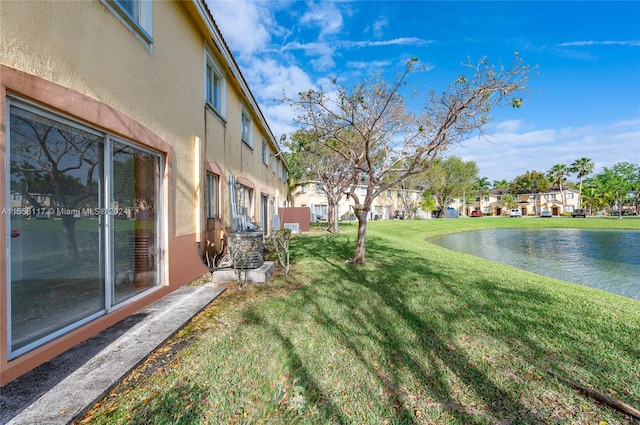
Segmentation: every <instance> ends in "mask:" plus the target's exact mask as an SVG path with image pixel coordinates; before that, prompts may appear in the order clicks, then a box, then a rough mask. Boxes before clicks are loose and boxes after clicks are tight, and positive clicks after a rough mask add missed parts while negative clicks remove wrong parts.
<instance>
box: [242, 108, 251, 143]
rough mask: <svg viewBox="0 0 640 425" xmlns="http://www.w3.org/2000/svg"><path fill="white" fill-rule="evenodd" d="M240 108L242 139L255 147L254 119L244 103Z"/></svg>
mask: <svg viewBox="0 0 640 425" xmlns="http://www.w3.org/2000/svg"><path fill="white" fill-rule="evenodd" d="M240 109H241V110H240V139H241V140H242V142H243V143H244V144H245V145H247V146H249V147H250V148H251V149H253V119H252V118H251V114H250V113H249V110H248V109H247V108H246V107H245V106H244V105H242V106H241V107H240Z"/></svg>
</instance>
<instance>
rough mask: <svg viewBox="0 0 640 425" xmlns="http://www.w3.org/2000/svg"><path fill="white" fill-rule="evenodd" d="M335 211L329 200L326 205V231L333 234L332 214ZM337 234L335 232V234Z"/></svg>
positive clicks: (333, 218)
mask: <svg viewBox="0 0 640 425" xmlns="http://www.w3.org/2000/svg"><path fill="white" fill-rule="evenodd" d="M334 209H335V206H334V203H333V202H332V201H331V200H329V202H328V205H327V231H328V232H329V233H334V232H335V229H334V223H333V222H334V220H335V217H334V214H333V210H334ZM336 233H337V232H336Z"/></svg>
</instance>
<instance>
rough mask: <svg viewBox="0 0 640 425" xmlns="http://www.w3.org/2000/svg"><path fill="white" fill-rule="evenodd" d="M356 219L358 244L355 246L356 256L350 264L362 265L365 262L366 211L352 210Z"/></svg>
mask: <svg viewBox="0 0 640 425" xmlns="http://www.w3.org/2000/svg"><path fill="white" fill-rule="evenodd" d="M353 211H354V213H355V214H356V218H357V219H358V242H357V244H356V256H355V257H354V258H353V260H352V262H354V263H357V264H364V262H365V247H366V241H367V215H368V211H367V210H365V209H356V208H355V207H354V209H353Z"/></svg>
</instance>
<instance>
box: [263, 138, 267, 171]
mask: <svg viewBox="0 0 640 425" xmlns="http://www.w3.org/2000/svg"><path fill="white" fill-rule="evenodd" d="M262 162H263V163H265V164H266V165H267V166H268V165H269V146H268V145H267V141H266V140H265V139H264V138H263V139H262Z"/></svg>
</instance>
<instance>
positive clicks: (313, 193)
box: [290, 181, 427, 223]
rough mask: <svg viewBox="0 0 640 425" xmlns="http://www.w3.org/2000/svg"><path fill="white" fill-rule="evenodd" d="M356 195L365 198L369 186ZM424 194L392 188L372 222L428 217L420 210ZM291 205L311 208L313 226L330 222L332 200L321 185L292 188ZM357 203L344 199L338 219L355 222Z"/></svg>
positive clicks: (373, 211)
mask: <svg viewBox="0 0 640 425" xmlns="http://www.w3.org/2000/svg"><path fill="white" fill-rule="evenodd" d="M356 192H357V193H358V194H359V195H361V196H364V194H365V193H366V186H365V185H360V186H358V187H357V188H356ZM421 195H422V192H421V191H419V190H414V189H405V188H397V187H394V188H391V189H389V190H386V191H384V192H383V193H381V194H380V195H379V196H378V197H377V198H376V199H375V200H374V201H373V205H372V207H371V210H370V211H369V216H368V217H367V219H368V220H389V219H394V218H412V217H413V216H416V217H417V216H421V217H425V216H426V215H427V213H426V212H424V211H422V209H421V206H420V201H421ZM290 196H291V203H292V205H293V206H296V207H309V208H310V210H311V222H312V223H314V222H318V221H326V220H327V214H328V200H327V196H326V195H325V194H324V193H323V191H322V188H321V186H320V184H319V183H317V182H314V181H308V182H304V183H299V184H297V185H295V186H294V187H292V188H291V195H290ZM353 205H354V201H353V199H351V198H350V197H347V196H345V195H343V196H342V197H341V198H340V202H339V204H338V211H337V216H338V217H339V219H340V220H349V219H353V220H355V216H353Z"/></svg>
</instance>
